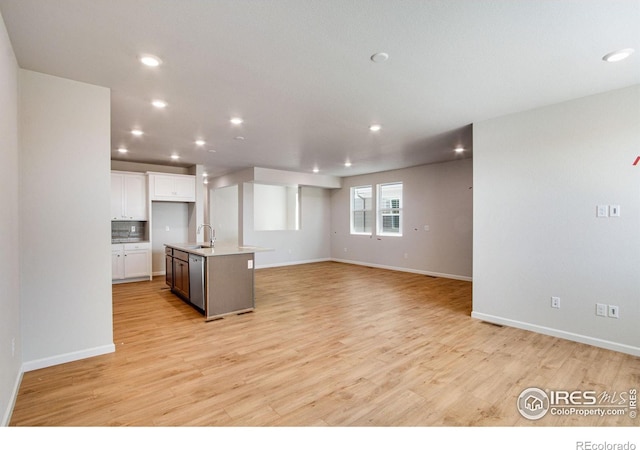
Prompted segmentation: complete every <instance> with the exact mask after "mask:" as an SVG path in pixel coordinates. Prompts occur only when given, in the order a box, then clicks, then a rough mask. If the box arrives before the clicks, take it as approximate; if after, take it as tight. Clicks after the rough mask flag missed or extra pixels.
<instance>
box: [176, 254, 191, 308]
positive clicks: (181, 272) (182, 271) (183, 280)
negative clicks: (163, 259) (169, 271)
mask: <svg viewBox="0 0 640 450" xmlns="http://www.w3.org/2000/svg"><path fill="white" fill-rule="evenodd" d="M173 287H174V289H175V290H176V291H178V293H180V294H182V296H184V297H185V298H187V299H188V298H189V263H187V262H185V261H182V260H180V259H177V258H173Z"/></svg>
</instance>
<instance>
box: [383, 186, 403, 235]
mask: <svg viewBox="0 0 640 450" xmlns="http://www.w3.org/2000/svg"><path fill="white" fill-rule="evenodd" d="M378 235H380V236H402V183H386V184H379V185H378Z"/></svg>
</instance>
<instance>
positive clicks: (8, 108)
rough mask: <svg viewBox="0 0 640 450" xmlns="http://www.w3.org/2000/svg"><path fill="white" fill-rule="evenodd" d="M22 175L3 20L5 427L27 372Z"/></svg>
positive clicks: (0, 220)
mask: <svg viewBox="0 0 640 450" xmlns="http://www.w3.org/2000/svg"><path fill="white" fill-rule="evenodd" d="M18 172H19V151H18V63H17V62H16V58H15V55H14V53H13V49H12V48H11V43H10V41H9V36H8V35H7V30H6V28H5V25H4V21H3V20H2V16H0V192H2V197H1V200H0V205H1V208H2V214H0V248H1V249H2V255H3V258H1V259H0V292H1V293H2V294H0V311H1V313H0V368H2V370H0V426H6V425H8V422H9V418H10V416H11V411H12V409H13V403H14V401H15V398H16V397H17V395H18V388H19V383H20V379H21V366H22V357H21V353H22V352H21V348H22V338H21V332H20V271H19V261H20V247H19V240H18V236H19V234H20V227H19V221H18V218H19V197H18V187H19V178H18ZM12 349H13V351H12Z"/></svg>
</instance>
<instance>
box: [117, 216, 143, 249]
mask: <svg viewBox="0 0 640 450" xmlns="http://www.w3.org/2000/svg"><path fill="white" fill-rule="evenodd" d="M147 236H148V235H147V222H144V221H137V220H123V221H120V220H119V221H117V222H111V243H113V244H117V243H120V242H140V241H145V240H147V239H148V238H147Z"/></svg>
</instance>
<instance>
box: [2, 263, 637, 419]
mask: <svg viewBox="0 0 640 450" xmlns="http://www.w3.org/2000/svg"><path fill="white" fill-rule="evenodd" d="M255 285H256V310H255V311H254V312H252V313H247V314H243V315H237V316H229V317H226V318H224V319H221V320H217V321H213V322H205V321H204V320H203V317H202V316H201V315H200V314H198V313H197V312H196V311H195V310H193V309H192V308H191V307H190V306H188V305H186V304H185V303H184V302H182V301H181V300H179V299H178V298H177V297H175V296H174V295H173V294H171V292H169V291H168V290H167V289H166V286H165V285H164V280H163V279H162V278H158V279H154V280H153V281H152V282H141V283H131V284H122V285H115V286H114V287H113V309H114V342H115V344H116V352H115V353H112V354H108V355H103V356H99V357H94V358H89V359H86V360H82V361H76V362H72V363H68V364H63V365H59V366H55V367H49V368H46V369H41V370H36V371H32V372H28V373H25V374H24V378H23V381H22V384H21V387H20V391H19V395H18V398H17V401H16V405H15V409H14V412H13V416H12V419H11V425H13V426H40V425H43V426H93V425H100V426H118V425H128V426H169V425H171V426H174V425H189V426H327V425H328V426H485V425H490V426H514V425H524V426H560V425H570V426H637V425H638V423H639V422H638V420H639V419H635V420H634V419H631V418H630V417H629V416H628V415H625V416H617V417H580V416H576V415H570V416H551V415H549V414H548V415H547V416H545V417H544V418H543V419H541V420H539V421H535V422H532V421H529V420H527V419H524V418H523V417H521V416H520V414H519V413H518V411H517V409H516V400H517V397H518V396H519V394H520V393H521V392H522V390H523V389H525V388H528V387H534V386H535V387H540V388H543V389H565V390H575V389H583V390H596V391H605V390H606V391H609V392H612V391H618V392H620V391H626V390H628V389H630V388H632V387H636V388H638V387H640V358H636V357H633V356H629V355H625V354H622V353H616V352H612V351H608V350H603V349H599V348H596V347H591V346H588V345H583V344H578V343H573V342H569V341H565V340H561V339H556V338H553V337H548V336H543V335H539V334H535V333H530V332H527V331H522V330H517V329H514V328H508V327H498V326H494V325H490V324H487V323H483V322H481V321H478V320H475V319H472V318H471V317H470V313H471V283H469V282H463V281H455V280H449V279H444V278H432V277H427V276H423V275H416V274H409V273H402V272H393V271H386V270H381V269H373V268H368V267H361V266H353V265H347V264H340V263H331V262H327V263H316V264H307V265H300V266H290V267H281V268H271V269H262V270H258V271H256V281H255Z"/></svg>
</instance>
